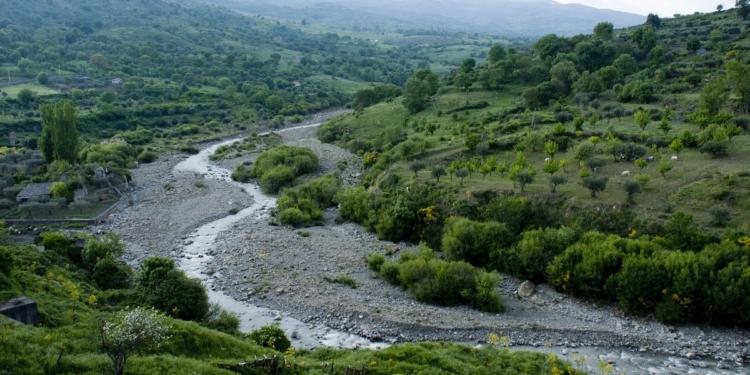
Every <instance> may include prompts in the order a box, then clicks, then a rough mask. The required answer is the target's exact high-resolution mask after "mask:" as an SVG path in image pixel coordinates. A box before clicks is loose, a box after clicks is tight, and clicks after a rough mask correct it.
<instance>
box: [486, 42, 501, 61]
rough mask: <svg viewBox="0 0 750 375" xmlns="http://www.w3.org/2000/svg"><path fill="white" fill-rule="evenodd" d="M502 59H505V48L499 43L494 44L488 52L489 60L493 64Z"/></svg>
mask: <svg viewBox="0 0 750 375" xmlns="http://www.w3.org/2000/svg"><path fill="white" fill-rule="evenodd" d="M500 60H505V49H504V48H503V46H501V45H499V44H493V45H492V47H490V51H489V52H488V53H487V62H488V63H489V64H490V65H492V64H494V63H496V62H498V61H500Z"/></svg>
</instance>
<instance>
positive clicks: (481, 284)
mask: <svg viewBox="0 0 750 375" xmlns="http://www.w3.org/2000/svg"><path fill="white" fill-rule="evenodd" d="M499 282H500V274H498V273H497V272H494V271H493V272H487V271H484V270H479V272H477V273H476V275H475V276H474V289H473V290H472V291H471V293H469V294H468V298H470V299H471V301H472V303H473V304H474V308H475V309H477V310H479V311H484V312H489V313H504V312H505V304H503V301H502V300H501V299H500V296H498V295H497V291H496V290H495V288H496V287H497V284H498V283H499ZM464 294H466V293H464Z"/></svg>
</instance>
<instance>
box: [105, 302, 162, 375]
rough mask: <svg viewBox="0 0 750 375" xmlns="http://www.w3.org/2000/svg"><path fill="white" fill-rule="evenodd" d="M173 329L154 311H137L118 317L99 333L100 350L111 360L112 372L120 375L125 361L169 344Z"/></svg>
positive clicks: (107, 323) (123, 369) (138, 308)
mask: <svg viewBox="0 0 750 375" xmlns="http://www.w3.org/2000/svg"><path fill="white" fill-rule="evenodd" d="M171 328H172V327H171V326H170V325H168V324H166V322H165V321H164V316H163V315H161V314H160V313H158V312H157V311H156V310H154V309H147V308H142V307H136V308H135V309H132V310H127V311H123V312H119V313H117V314H116V315H115V316H114V318H113V319H112V320H110V321H107V322H104V323H103V324H102V325H101V326H100V329H99V337H100V340H101V347H102V350H103V351H104V352H105V353H106V354H107V356H108V357H109V359H110V360H112V372H113V373H114V374H115V375H122V374H123V373H124V372H125V365H126V363H127V361H128V358H130V357H131V356H133V355H134V354H137V353H139V352H141V351H143V350H146V349H156V348H158V347H159V346H161V344H162V343H163V342H164V341H167V340H169V331H170V329H171Z"/></svg>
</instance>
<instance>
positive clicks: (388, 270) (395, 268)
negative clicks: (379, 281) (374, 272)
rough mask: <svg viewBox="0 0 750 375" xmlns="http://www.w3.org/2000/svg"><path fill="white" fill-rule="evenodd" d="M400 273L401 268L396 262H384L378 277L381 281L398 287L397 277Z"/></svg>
mask: <svg viewBox="0 0 750 375" xmlns="http://www.w3.org/2000/svg"><path fill="white" fill-rule="evenodd" d="M400 273H401V266H400V265H399V264H398V263H396V262H389V261H386V262H384V263H383V264H382V265H380V277H382V278H383V280H385V281H387V282H389V283H391V284H396V285H398V283H399V281H398V275H399V274H400Z"/></svg>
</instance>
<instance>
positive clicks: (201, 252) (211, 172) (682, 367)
mask: <svg viewBox="0 0 750 375" xmlns="http://www.w3.org/2000/svg"><path fill="white" fill-rule="evenodd" d="M317 126H320V124H313V125H306V126H299V127H294V128H288V129H285V130H280V131H279V132H284V131H290V130H298V129H302V128H311V127H317ZM240 140H241V139H235V140H230V141H227V142H223V143H220V144H216V145H214V146H212V147H209V148H207V149H204V150H203V151H201V152H200V153H199V154H197V155H193V156H191V157H189V158H187V159H185V160H184V161H182V162H180V163H179V164H177V165H176V166H175V167H174V171H175V172H178V173H179V172H183V173H200V174H203V175H205V177H206V178H207V179H214V180H219V181H226V182H229V183H232V184H235V185H236V186H238V187H241V188H242V189H243V190H244V191H245V192H247V194H249V195H250V197H251V198H252V201H253V203H252V204H251V205H250V206H249V207H247V208H245V209H243V210H241V211H239V212H238V213H237V214H235V215H229V216H226V217H224V218H222V219H219V220H216V221H212V222H210V223H207V224H205V225H203V226H201V227H199V228H198V229H196V230H195V231H194V232H193V233H192V234H190V235H189V236H188V239H187V241H185V244H184V245H183V246H182V248H181V258H180V259H179V266H180V268H181V269H182V270H183V271H185V272H186V273H187V274H188V275H189V276H190V277H197V278H200V279H202V280H203V281H204V283H205V284H206V287H207V289H208V294H209V297H210V299H211V302H213V303H218V304H220V305H221V306H222V307H224V308H225V309H227V310H229V311H231V312H233V313H235V314H237V316H238V317H239V319H240V322H241V323H240V330H241V331H242V332H250V331H252V330H253V329H256V328H259V327H261V326H263V325H267V324H271V323H276V322H277V323H279V324H280V325H281V328H283V329H284V331H285V332H286V333H287V335H288V336H290V338H291V340H292V345H293V346H295V347H304V348H315V347H320V346H327V347H335V348H369V349H382V348H385V347H387V346H388V345H389V344H388V343H382V342H371V341H370V340H368V339H366V338H364V337H360V336H357V335H353V334H350V333H347V332H342V331H338V330H334V329H332V328H330V327H326V326H323V325H315V324H307V323H304V322H302V321H300V320H298V319H295V318H294V317H291V316H289V314H287V313H282V312H279V311H272V310H270V309H267V308H264V307H260V306H256V305H253V304H250V303H248V302H244V301H239V300H237V299H234V298H232V297H230V296H229V295H227V294H225V293H224V292H222V291H221V290H220V289H219V288H215V287H213V285H212V284H213V282H212V280H214V279H217V280H220V279H221V278H222V275H221V273H220V272H217V273H213V274H212V275H208V274H207V272H206V271H207V268H208V266H209V265H210V263H211V262H212V260H213V256H212V255H211V254H212V253H213V250H214V249H215V248H216V240H217V237H218V236H219V234H220V233H221V232H223V231H226V230H228V229H230V228H231V227H232V226H233V225H234V224H235V223H238V222H240V221H242V220H254V221H260V220H268V218H269V210H270V209H271V208H273V207H274V206H275V205H276V198H274V197H271V196H268V195H265V194H263V193H262V192H261V191H260V188H259V186H258V185H256V184H254V183H238V182H235V181H232V180H231V178H230V174H231V172H230V171H229V170H226V169H224V168H221V167H218V166H216V165H215V164H213V163H211V162H210V161H209V157H210V156H211V155H212V154H213V153H214V152H215V151H216V149H217V148H218V147H220V146H222V145H229V144H232V143H234V142H237V141H240ZM466 344H467V345H476V343H466ZM511 350H530V351H539V352H544V353H555V354H556V355H558V356H559V357H561V358H563V359H567V360H569V361H571V362H573V355H574V354H576V356H577V357H578V358H581V357H583V358H585V363H579V365H578V366H579V368H581V367H582V366H585V367H587V369H588V371H589V372H590V373H602V370H600V369H599V362H600V361H604V362H607V363H611V364H612V365H613V366H614V368H615V372H614V374H623V373H624V374H750V370H749V369H748V368H745V367H743V366H740V365H739V364H735V363H731V362H717V361H715V360H709V359H693V360H688V359H686V358H682V357H675V356H664V355H657V354H654V353H649V352H639V351H634V350H632V349H626V348H596V347H577V348H563V347H525V346H514V347H513V348H512V349H511Z"/></svg>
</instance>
